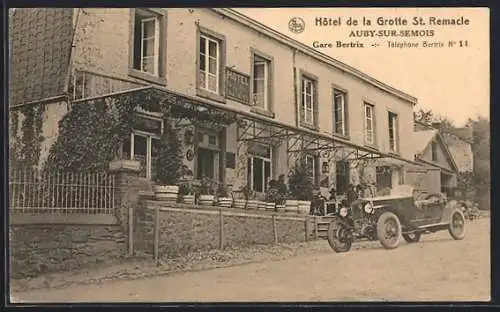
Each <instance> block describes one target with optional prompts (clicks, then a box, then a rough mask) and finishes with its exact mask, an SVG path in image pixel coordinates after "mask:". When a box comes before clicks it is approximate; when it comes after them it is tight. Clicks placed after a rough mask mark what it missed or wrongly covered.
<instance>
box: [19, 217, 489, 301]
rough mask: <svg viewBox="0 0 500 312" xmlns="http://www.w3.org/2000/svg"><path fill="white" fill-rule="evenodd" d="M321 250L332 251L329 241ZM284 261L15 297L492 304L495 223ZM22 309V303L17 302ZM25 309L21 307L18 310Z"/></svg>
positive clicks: (43, 299)
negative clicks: (393, 245) (457, 235)
mask: <svg viewBox="0 0 500 312" xmlns="http://www.w3.org/2000/svg"><path fill="white" fill-rule="evenodd" d="M315 244H327V242H326V241H322V242H315ZM363 246H364V247H366V248H359V245H358V247H357V248H356V249H357V250H353V251H351V252H349V253H345V254H335V253H333V252H331V251H325V252H319V253H315V254H311V255H309V256H299V257H296V258H292V259H287V260H283V261H274V262H273V261H268V262H264V263H253V264H246V265H242V266H237V267H230V268H222V269H214V270H208V271H202V272H189V273H180V274H174V275H169V276H158V277H154V278H148V279H142V280H133V281H117V282H109V283H105V284H102V285H87V286H75V287H68V288H65V289H54V290H35V291H32V292H30V293H16V294H13V299H14V298H17V299H18V300H19V301H21V302H134V301H135V302H180V301H191V302H195V301H198V302H199V301H208V302H214V301H218V302H221V301H294V302H295V301H313V302H314V301H316V302H317V301H364V300H375V301H384V300H390V301H448V300H453V301H462V300H474V301H487V300H489V298H490V228H489V219H481V220H478V221H475V222H474V223H472V224H468V227H467V236H466V238H465V239H464V240H463V241H454V240H453V239H451V237H450V235H449V234H448V232H447V231H443V232H440V233H436V234H433V235H429V236H424V237H423V238H422V241H421V242H420V243H416V244H407V243H405V242H404V241H402V242H401V245H400V246H399V247H398V248H397V249H395V250H390V251H389V250H384V249H382V248H381V247H380V246H379V244H378V243H376V242H370V243H363ZM16 301H17V300H16ZM19 301H18V302H19Z"/></svg>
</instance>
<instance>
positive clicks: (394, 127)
mask: <svg viewBox="0 0 500 312" xmlns="http://www.w3.org/2000/svg"><path fill="white" fill-rule="evenodd" d="M388 118H389V150H390V151H391V152H397V151H398V115H397V114H394V113H391V112H389V113H388Z"/></svg>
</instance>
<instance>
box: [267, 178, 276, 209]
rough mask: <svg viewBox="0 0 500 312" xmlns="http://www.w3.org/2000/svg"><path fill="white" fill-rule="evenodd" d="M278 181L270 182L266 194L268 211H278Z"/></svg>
mask: <svg viewBox="0 0 500 312" xmlns="http://www.w3.org/2000/svg"><path fill="white" fill-rule="evenodd" d="M277 183H278V182H277V181H276V180H271V181H269V189H268V190H267V193H266V210H267V211H275V209H276V200H277V198H278V187H277Z"/></svg>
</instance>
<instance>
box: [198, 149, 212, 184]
mask: <svg viewBox="0 0 500 312" xmlns="http://www.w3.org/2000/svg"><path fill="white" fill-rule="evenodd" d="M216 161H217V152H216V151H213V150H210V149H206V148H198V156H197V159H196V178H197V179H202V178H204V177H207V178H210V179H213V180H216V172H215V167H216V165H215V162H216Z"/></svg>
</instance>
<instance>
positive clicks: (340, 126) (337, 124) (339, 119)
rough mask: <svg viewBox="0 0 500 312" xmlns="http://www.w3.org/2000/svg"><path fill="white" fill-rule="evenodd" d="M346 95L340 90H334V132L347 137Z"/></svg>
mask: <svg viewBox="0 0 500 312" xmlns="http://www.w3.org/2000/svg"><path fill="white" fill-rule="evenodd" d="M346 121H347V112H346V94H345V92H342V91H340V90H337V89H334V90H333V122H334V125H333V132H334V133H336V134H340V135H343V136H345V135H347V129H346Z"/></svg>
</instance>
